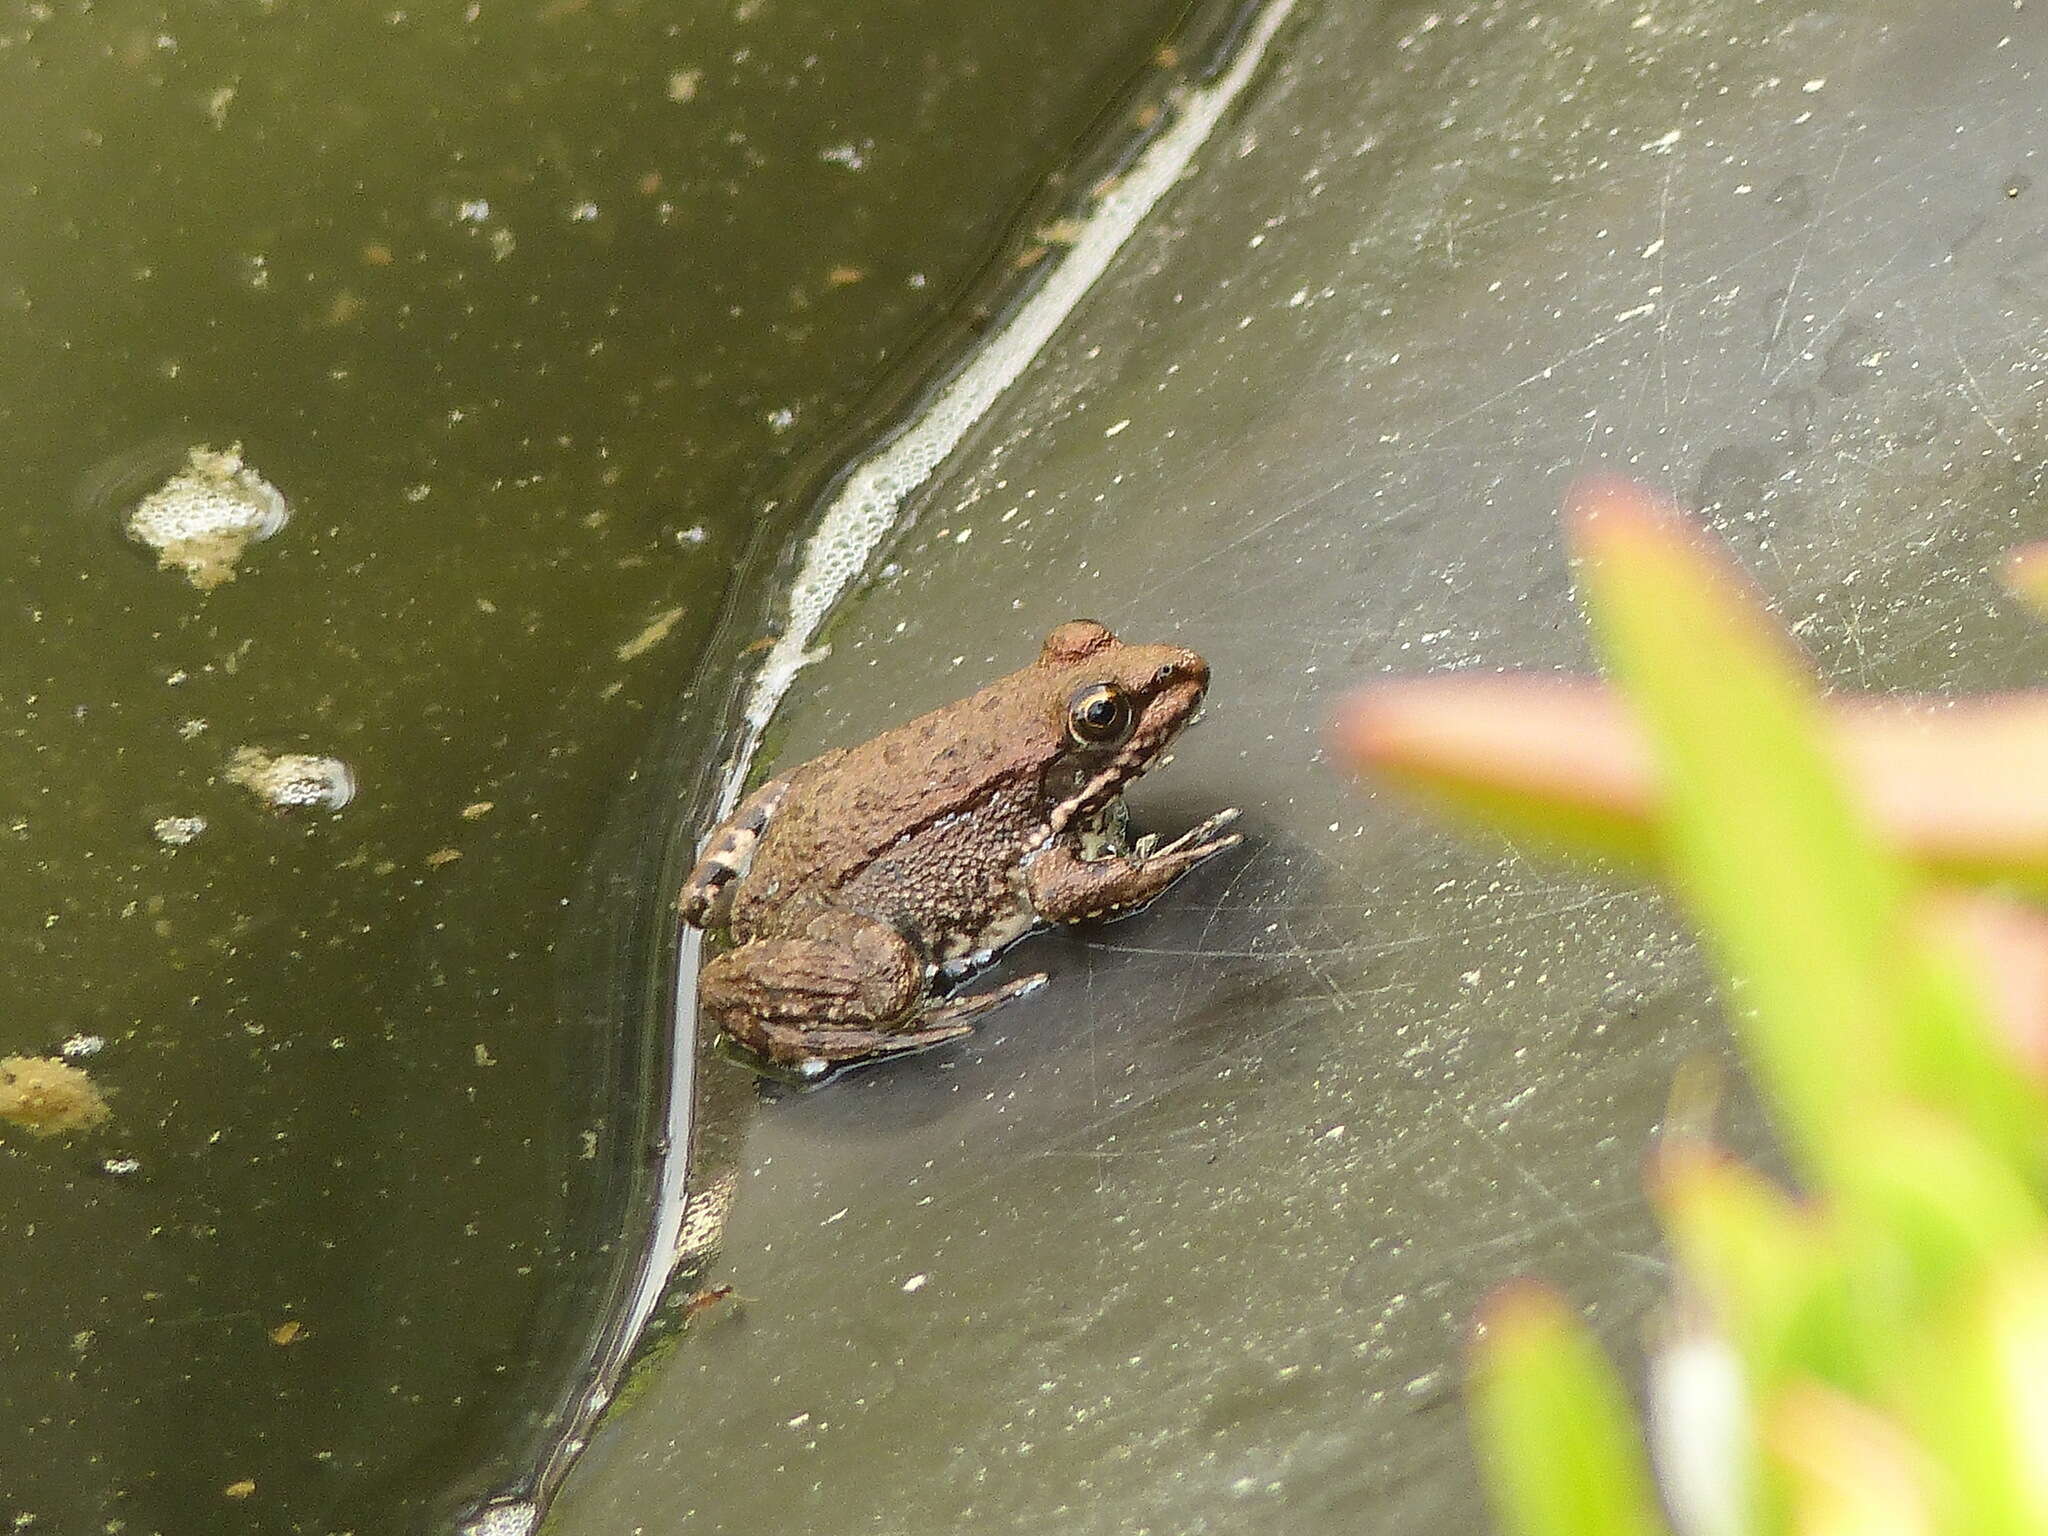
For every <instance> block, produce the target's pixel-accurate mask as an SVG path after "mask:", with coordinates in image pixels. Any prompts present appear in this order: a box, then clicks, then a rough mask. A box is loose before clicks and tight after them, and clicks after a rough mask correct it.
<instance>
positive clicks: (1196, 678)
mask: <svg viewBox="0 0 2048 1536" xmlns="http://www.w3.org/2000/svg"><path fill="white" fill-rule="evenodd" d="M1208 689H1209V664H1208V663H1207V662H1206V661H1204V660H1203V659H1202V657H1201V656H1199V655H1197V654H1196V653H1195V652H1194V651H1191V650H1188V649H1186V648H1185V647H1182V646H1177V645H1167V644H1145V645H1139V644H1127V643H1125V642H1124V641H1122V640H1119V639H1118V638H1117V637H1116V635H1115V634H1113V633H1112V632H1111V631H1110V630H1109V628H1108V627H1107V626H1105V625H1103V624H1100V623H1098V622H1096V621H1095V620H1092V619H1074V620H1070V621H1068V622H1066V623H1064V624H1061V625H1059V626H1058V627H1057V628H1055V629H1054V630H1052V632H1051V633H1050V634H1048V635H1047V636H1046V637H1045V640H1044V643H1043V645H1041V647H1040V648H1039V652H1038V655H1037V658H1036V659H1035V660H1034V661H1032V662H1031V664H1030V665H1028V666H1025V667H1022V668H1020V669H1019V670H1017V671H1014V672H1011V673H1009V674H1008V675H1007V676H1004V677H1000V678H997V679H996V680H995V681H994V682H992V683H989V684H988V685H987V686H985V687H983V688H982V689H980V690H979V691H978V692H975V693H973V694H970V695H968V696H967V697H966V698H964V699H960V700H958V701H957V702H955V703H952V704H947V705H945V706H943V707H942V708H939V709H935V710H932V711H930V712H929V713H927V714H923V715H919V716H918V717H917V718H915V719H913V720H910V721H907V722H905V723H903V724H901V725H897V726H895V727H893V728H891V729H888V730H885V731H883V732H882V733H881V734H879V735H877V736H875V737H872V738H871V739H869V740H867V741H865V742H863V743H861V744H860V745H858V746H852V747H841V748H836V749H834V750H831V751H827V752H825V753H824V754H823V755H821V756H818V757H815V758H812V759H811V760H809V761H808V762H805V763H804V764H802V765H801V766H800V767H797V768H795V769H792V770H791V771H789V772H787V773H784V774H780V775H778V776H776V777H774V778H771V779H769V780H768V781H767V782H766V783H764V784H762V785H761V786H760V787H759V788H758V789H756V790H754V791H753V792H752V793H751V794H750V795H749V796H748V797H747V798H746V799H745V800H744V801H743V802H742V803H741V804H740V805H739V806H738V808H737V809H736V810H734V811H733V813H732V814H731V815H730V816H728V817H727V818H726V819H725V820H724V821H723V822H721V823H720V824H719V825H718V826H717V827H716V828H714V829H713V830H712V832H711V834H710V835H709V837H708V838H707V839H706V841H705V843H704V845H703V851H702V854H701V856H700V857H699V859H698V861H697V864H696V867H695V868H694V869H693V870H692V871H691V872H690V874H689V876H688V878H687V879H686V880H685V882H684V885H683V888H682V893H681V897H680V899H679V903H678V905H679V907H680V911H681V915H682V918H683V920H684V921H685V922H687V923H688V924H690V925H691V926H692V927H694V928H698V929H703V930H709V931H714V932H715V931H717V930H719V929H723V930H724V931H725V933H726V935H727V937H728V938H729V940H730V945H729V947H727V948H726V949H724V950H723V951H722V952H721V953H719V954H718V955H716V956H715V957H714V958H713V959H711V960H710V961H709V962H708V963H707V964H705V965H704V966H703V968H702V970H701V971H700V973H699V978H698V989H697V1001H698V1009H699V1014H700V1017H701V1018H703V1019H704V1020H706V1021H707V1022H709V1023H711V1024H713V1025H715V1026H716V1027H717V1028H718V1029H719V1030H720V1031H722V1032H723V1034H724V1035H725V1036H726V1037H727V1038H729V1039H730V1040H732V1041H734V1042H735V1043H737V1044H738V1045H740V1046H741V1047H743V1048H744V1049H745V1050H747V1051H749V1052H751V1053H753V1054H754V1055H755V1056H756V1057H758V1058H762V1059H765V1060H766V1061H767V1062H769V1063H772V1064H773V1065H774V1066H776V1067H778V1068H782V1069H785V1070H789V1071H794V1072H795V1073H796V1074H797V1075H798V1076H799V1077H803V1078H814V1077H822V1076H824V1075H826V1074H828V1073H830V1074H834V1075H836V1073H837V1072H838V1071H839V1070H841V1069H844V1068H847V1067H850V1066H852V1065H855V1064H863V1063H868V1062H872V1061H875V1060H878V1059H881V1058H885V1057H892V1056H897V1055H901V1054H904V1053H907V1052H912V1051H923V1050H928V1049H930V1048H931V1047H933V1046H936V1045H941V1044H943V1043H945V1042H947V1041H950V1040H957V1039H959V1038H960V1037H961V1036H963V1035H967V1034H970V1033H972V1031H973V1029H974V1027H975V1021H977V1020H979V1019H981V1018H983V1017H984V1016H985V1015H987V1014H988V1013H989V1012H990V1011H991V1010H993V1009H995V1008H997V1007H1000V1006H1001V1005H1003V1004H1004V1003H1007V1002H1011V1001H1013V1000H1015V999H1016V998H1019V997H1022V996H1024V995H1025V994H1027V993H1030V992H1033V991H1036V990H1037V989H1038V988H1039V987H1041V986H1043V985H1044V984H1045V983H1046V981H1047V976H1046V974H1045V973H1044V972H1042V971H1041V972H1035V973H1033V974H1030V975H1027V976H1023V977H1021V978H1018V979H1015V980H1011V981H1008V982H1005V983H1003V984H1001V985H999V986H997V987H994V988H992V989H989V990H986V991H980V992H973V993H967V992H962V991H960V990H959V984H960V983H961V982H963V981H964V980H966V979H967V978H969V977H971V976H973V975H974V974H975V973H977V972H979V971H981V970H983V969H984V968H986V967H988V966H990V965H992V964H993V963H994V962H995V961H996V960H997V958H998V957H999V956H1001V955H1002V954H1003V952H1004V951H1006V950H1007V949H1009V948H1010V946H1011V945H1013V944H1015V943H1017V942H1018V941H1019V940H1021V939H1023V938H1024V937H1026V936H1027V935H1029V934H1031V933H1033V932H1036V931H1038V930H1040V929H1044V928H1047V927H1051V926H1053V925H1057V924H1072V923H1082V922H1088V921H1093V920H1109V919H1114V918H1117V917H1122V916H1127V915H1129V914H1130V913H1133V912H1135V911H1137V910H1138V909H1139V908H1141V907H1144V906H1147V905H1149V904H1150V903H1151V902H1152V901H1154V900H1155V899H1156V898H1158V897H1159V896H1160V895H1161V894H1162V893H1163V892H1164V891H1165V890H1166V889H1167V887H1169V886H1171V885H1172V884H1173V883H1174V882H1175V881H1177V880H1179V879H1180V878H1181V877H1182V876H1183V875H1185V874H1187V873H1188V872H1189V871H1190V870H1192V869H1194V868H1196V867H1197V866H1198V865H1201V864H1203V863H1205V862H1206V861H1208V860H1210V859H1212V858H1215V857H1216V856H1217V855H1219V854H1222V853H1225V852H1227V851H1228V850H1230V849H1232V848H1235V847H1236V846H1237V845H1238V844H1239V843H1240V842H1241V841H1242V840H1243V836H1242V833H1240V832H1237V831H1234V830H1230V826H1231V823H1232V822H1234V821H1236V820H1237V817H1238V812H1237V810H1236V809H1235V808H1232V809H1229V810H1224V811H1219V812H1217V813H1216V814H1215V815H1213V816H1210V817H1209V818H1208V819H1207V820H1205V821H1203V822H1201V823H1200V824H1199V825H1197V826H1195V827H1193V828H1191V829H1190V830H1188V831H1187V832H1184V833H1182V834H1181V835H1180V836H1178V837H1176V838H1174V839H1172V840H1171V841H1168V842H1161V841H1160V839H1159V837H1158V836H1157V835H1156V834H1147V835H1145V836H1143V837H1139V838H1136V839H1133V838H1132V836H1131V818H1130V812H1129V809H1128V806H1127V804H1126V802H1125V796H1124V792H1125V790H1126V789H1128V788H1129V787H1130V785H1131V784H1132V783H1133V782H1134V781H1136V780H1137V779H1138V778H1140V777H1141V776H1143V775H1144V774H1145V773H1146V771H1147V770H1149V769H1151V768H1154V767H1156V766H1159V765H1161V764H1163V763H1165V762H1167V761H1169V760H1170V753H1169V752H1168V750H1167V749H1168V748H1169V747H1170V746H1171V745H1172V744H1173V742H1174V740H1175V738H1176V737H1178V736H1179V735H1180V733H1181V732H1182V731H1183V730H1184V729H1186V728H1187V726H1188V725H1189V724H1190V723H1191V722H1192V721H1193V720H1194V719H1195V717H1196V716H1197V715H1198V714H1199V713H1200V711H1201V708H1202V704H1203V700H1204V698H1205V697H1206V696H1207V693H1208Z"/></svg>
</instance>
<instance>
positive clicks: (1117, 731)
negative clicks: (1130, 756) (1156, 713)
mask: <svg viewBox="0 0 2048 1536" xmlns="http://www.w3.org/2000/svg"><path fill="white" fill-rule="evenodd" d="M1132 720H1133V716H1132V714H1131V701H1130V697H1129V696H1128V695H1127V694H1126V693H1125V692H1124V691H1123V689H1121V688H1119V687H1117V685H1116V684H1115V683H1090V684H1089V685H1088V686H1087V687H1085V688H1078V689H1076V690H1075V691H1074V696H1073V697H1072V698H1071V699H1069V700H1067V734H1068V735H1069V736H1071V737H1073V739H1074V742H1075V744H1076V745H1077V746H1084V747H1107V746H1114V745H1115V744H1116V743H1118V742H1120V741H1122V740H1123V739H1124V738H1125V737H1126V736H1128V735H1130V734H1131V724H1132Z"/></svg>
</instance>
